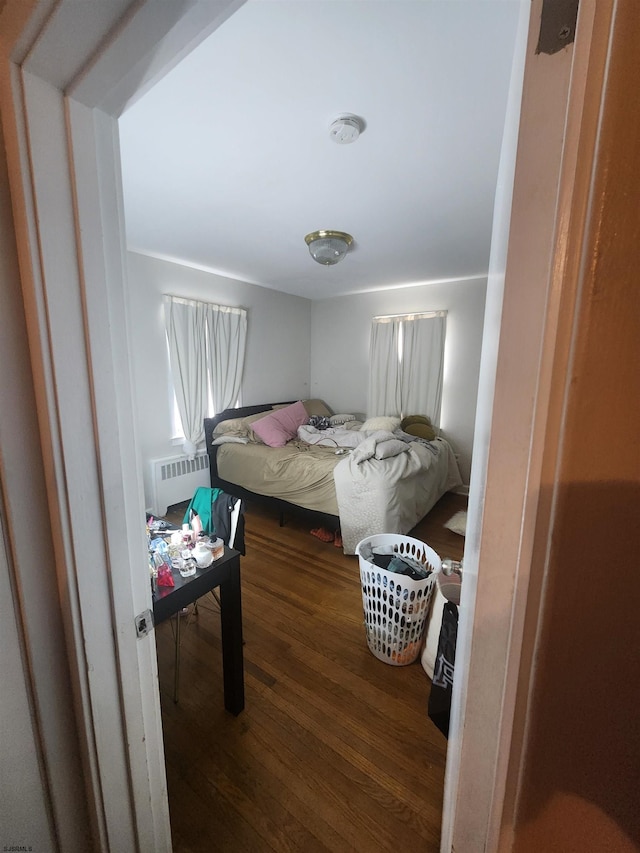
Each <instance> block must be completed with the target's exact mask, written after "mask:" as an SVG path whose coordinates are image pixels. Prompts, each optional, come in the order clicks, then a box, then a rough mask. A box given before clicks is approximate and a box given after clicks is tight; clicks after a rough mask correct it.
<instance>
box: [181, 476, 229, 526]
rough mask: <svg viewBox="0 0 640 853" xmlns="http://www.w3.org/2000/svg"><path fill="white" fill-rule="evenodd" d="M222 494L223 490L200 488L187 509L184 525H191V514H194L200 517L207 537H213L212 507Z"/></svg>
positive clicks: (183, 520)
mask: <svg viewBox="0 0 640 853" xmlns="http://www.w3.org/2000/svg"><path fill="white" fill-rule="evenodd" d="M220 494H222V489H209V488H207V487H206V486H198V488H197V489H196V490H195V493H194V495H193V497H192V498H191V502H190V503H189V506H188V507H187V511H186V512H185V514H184V518H183V519H182V523H183V524H189V525H190V524H191V513H192V512H193V513H195V514H196V515H198V516H200V521H201V523H202V529H203V530H204V532H205V533H206V534H207V536H213V534H214V533H215V530H214V529H213V522H212V520H211V507H212V506H213V502H214V501H215V499H216V498H217V497H218V495H220Z"/></svg>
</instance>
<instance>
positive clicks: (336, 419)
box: [329, 415, 355, 426]
mask: <svg viewBox="0 0 640 853" xmlns="http://www.w3.org/2000/svg"><path fill="white" fill-rule="evenodd" d="M347 421H355V417H354V416H353V415H331V417H330V418H329V423H330V424H331V426H342V424H346V423H347Z"/></svg>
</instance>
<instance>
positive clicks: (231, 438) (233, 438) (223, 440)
mask: <svg viewBox="0 0 640 853" xmlns="http://www.w3.org/2000/svg"><path fill="white" fill-rule="evenodd" d="M211 444H212V445H216V444H249V439H248V438H246V437H245V436H241V435H219V436H218V437H217V438H214V440H213V441H212V442H211Z"/></svg>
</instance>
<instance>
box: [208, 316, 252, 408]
mask: <svg viewBox="0 0 640 853" xmlns="http://www.w3.org/2000/svg"><path fill="white" fill-rule="evenodd" d="M207 332H208V335H207V337H208V347H207V355H208V362H209V383H210V389H211V399H212V401H213V410H214V412H222V411H223V410H224V409H228V408H229V407H230V406H233V405H235V403H236V402H237V400H238V397H239V396H240V383H241V381H242V371H243V368H244V351H245V344H246V339H247V312H246V311H245V310H244V309H242V308H225V307H223V306H220V305H207Z"/></svg>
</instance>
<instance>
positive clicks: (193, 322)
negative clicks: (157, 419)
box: [164, 296, 209, 456]
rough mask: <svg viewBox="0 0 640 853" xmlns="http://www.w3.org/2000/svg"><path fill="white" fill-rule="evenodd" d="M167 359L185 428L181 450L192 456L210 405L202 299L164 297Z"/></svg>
mask: <svg viewBox="0 0 640 853" xmlns="http://www.w3.org/2000/svg"><path fill="white" fill-rule="evenodd" d="M164 318H165V325H166V329H167V340H168V342H169V363H170V366H171V376H172V378H173V387H174V389H175V393H176V402H177V404H178V411H179V412H180V420H181V421H182V429H183V431H184V437H185V440H184V444H183V449H184V452H185V453H186V454H187V455H188V456H193V454H194V453H195V452H196V447H197V445H198V443H199V442H201V441H202V440H203V439H204V426H203V421H204V418H205V416H206V413H207V409H208V405H209V390H208V381H207V357H206V318H205V306H204V304H203V303H202V302H194V301H192V300H190V299H178V298H177V297H175V296H165V297H164Z"/></svg>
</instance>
